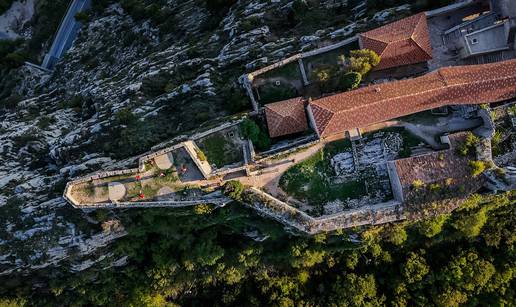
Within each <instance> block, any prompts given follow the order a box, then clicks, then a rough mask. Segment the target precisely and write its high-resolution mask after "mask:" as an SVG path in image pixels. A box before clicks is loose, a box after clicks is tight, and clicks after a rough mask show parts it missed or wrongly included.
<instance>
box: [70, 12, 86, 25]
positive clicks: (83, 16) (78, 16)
mask: <svg viewBox="0 0 516 307" xmlns="http://www.w3.org/2000/svg"><path fill="white" fill-rule="evenodd" d="M74 18H75V20H76V21H77V22H81V23H87V22H89V21H90V16H89V15H88V13H86V12H79V13H77V14H75V16H74Z"/></svg>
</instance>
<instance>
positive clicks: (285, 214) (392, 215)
mask: <svg viewBox="0 0 516 307" xmlns="http://www.w3.org/2000/svg"><path fill="white" fill-rule="evenodd" d="M248 191H251V192H252V193H253V194H255V195H258V196H259V197H262V199H263V200H264V201H263V202H251V206H252V207H253V209H255V210H256V211H258V212H260V213H261V214H264V215H266V216H268V217H270V218H273V219H275V220H277V221H279V222H281V223H283V224H285V225H288V226H291V227H293V228H295V229H297V230H299V231H301V232H305V233H308V234H316V233H320V232H330V231H334V230H337V229H344V228H351V227H357V226H363V225H379V224H384V223H389V222H394V221H399V220H404V219H406V216H405V215H404V213H403V209H404V208H403V206H402V204H401V203H400V202H398V201H395V200H393V201H390V202H386V203H379V204H373V205H370V206H364V207H361V208H358V209H352V210H346V211H342V212H339V213H336V214H333V215H325V216H321V217H317V218H314V217H311V216H309V215H308V214H306V213H304V212H303V211H301V210H299V209H296V208H294V207H292V206H290V205H288V204H287V203H285V202H282V201H281V200H279V199H277V198H275V197H273V196H272V195H270V194H267V193H265V192H263V191H260V190H258V189H256V188H254V187H252V188H250V189H249V190H248Z"/></svg>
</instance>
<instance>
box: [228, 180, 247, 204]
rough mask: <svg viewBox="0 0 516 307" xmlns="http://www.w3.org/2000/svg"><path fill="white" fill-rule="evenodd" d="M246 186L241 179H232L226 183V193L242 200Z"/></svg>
mask: <svg viewBox="0 0 516 307" xmlns="http://www.w3.org/2000/svg"><path fill="white" fill-rule="evenodd" d="M244 188H245V187H244V185H243V184H242V183H241V182H240V181H237V180H231V181H228V182H226V183H225V184H224V194H225V195H227V196H229V197H231V198H232V199H234V200H242V192H244Z"/></svg>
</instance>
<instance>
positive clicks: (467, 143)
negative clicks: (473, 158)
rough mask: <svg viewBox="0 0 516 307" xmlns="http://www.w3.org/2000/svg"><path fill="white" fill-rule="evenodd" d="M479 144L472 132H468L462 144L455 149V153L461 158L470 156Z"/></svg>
mask: <svg viewBox="0 0 516 307" xmlns="http://www.w3.org/2000/svg"><path fill="white" fill-rule="evenodd" d="M479 142H480V139H479V138H478V137H477V136H476V135H474V134H473V133H472V132H468V134H467V136H466V139H465V140H464V142H463V143H462V144H461V145H460V146H459V147H458V148H457V152H458V153H459V154H460V155H462V156H467V155H469V154H472V153H474V151H475V147H476V146H477V145H478V143H479Z"/></svg>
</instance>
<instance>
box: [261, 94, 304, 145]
mask: <svg viewBox="0 0 516 307" xmlns="http://www.w3.org/2000/svg"><path fill="white" fill-rule="evenodd" d="M265 116H266V118H267V126H268V128H269V135H270V136H271V137H278V136H283V135H288V134H293V133H297V132H302V131H305V130H307V129H308V124H307V121H306V113H305V104H304V100H303V98H302V97H298V98H293V99H289V100H284V101H280V102H275V103H270V104H267V105H265Z"/></svg>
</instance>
